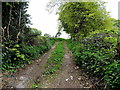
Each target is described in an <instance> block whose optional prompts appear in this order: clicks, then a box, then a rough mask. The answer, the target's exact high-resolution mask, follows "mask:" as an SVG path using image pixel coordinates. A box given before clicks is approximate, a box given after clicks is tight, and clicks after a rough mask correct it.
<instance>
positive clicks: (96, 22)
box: [58, 2, 112, 39]
mask: <svg viewBox="0 0 120 90" xmlns="http://www.w3.org/2000/svg"><path fill="white" fill-rule="evenodd" d="M58 13H59V20H60V22H61V23H62V27H63V28H64V31H65V32H66V33H68V34H70V35H71V37H74V38H77V39H78V38H79V37H80V36H83V37H85V36H87V35H89V33H90V32H92V31H95V30H104V29H111V27H112V23H111V18H110V17H109V15H108V12H106V10H105V8H104V4H103V3H102V2H66V3H65V4H63V5H61V6H60V7H59V12H58Z"/></svg>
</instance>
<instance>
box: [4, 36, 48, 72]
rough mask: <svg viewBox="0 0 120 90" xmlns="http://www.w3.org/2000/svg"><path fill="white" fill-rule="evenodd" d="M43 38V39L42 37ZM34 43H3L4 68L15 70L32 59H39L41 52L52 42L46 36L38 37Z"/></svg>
mask: <svg viewBox="0 0 120 90" xmlns="http://www.w3.org/2000/svg"><path fill="white" fill-rule="evenodd" d="M40 38H41V39H40ZM37 41H39V43H37V44H36V43H34V44H33V45H30V46H29V45H27V44H15V43H13V42H12V43H11V44H10V43H7V44H4V45H3V47H2V48H3V53H2V62H3V64H2V70H3V71H6V70H8V71H11V72H15V71H14V69H17V68H20V67H23V66H25V64H26V63H28V64H30V63H31V60H34V59H37V58H38V57H39V56H40V55H41V54H43V53H44V52H46V51H47V50H49V49H50V44H49V42H48V41H47V39H46V38H45V37H41V36H40V37H37V40H36V41H35V42H37Z"/></svg>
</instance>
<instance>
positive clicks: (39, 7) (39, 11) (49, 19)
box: [28, 0, 120, 38]
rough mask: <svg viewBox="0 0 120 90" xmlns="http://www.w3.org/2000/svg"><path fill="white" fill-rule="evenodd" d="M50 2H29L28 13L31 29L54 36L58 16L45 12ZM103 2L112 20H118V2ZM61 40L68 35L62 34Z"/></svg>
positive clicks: (36, 0) (107, 0)
mask: <svg viewBox="0 0 120 90" xmlns="http://www.w3.org/2000/svg"><path fill="white" fill-rule="evenodd" d="M49 1H50V0H30V1H29V8H28V13H29V14H30V15H31V22H32V24H33V25H31V27H32V28H36V29H38V30H40V31H42V35H44V34H45V33H47V34H50V35H51V36H55V35H56V33H57V30H58V15H56V12H55V11H53V12H52V13H49V12H48V11H47V10H46V5H47V3H48V2H49ZM102 1H105V2H106V4H105V6H106V10H107V11H109V12H110V16H111V17H112V18H115V19H118V2H119V1H120V0H102ZM60 37H61V38H68V37H69V36H68V34H66V33H65V32H62V35H61V36H60Z"/></svg>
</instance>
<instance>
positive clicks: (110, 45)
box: [68, 33, 120, 88]
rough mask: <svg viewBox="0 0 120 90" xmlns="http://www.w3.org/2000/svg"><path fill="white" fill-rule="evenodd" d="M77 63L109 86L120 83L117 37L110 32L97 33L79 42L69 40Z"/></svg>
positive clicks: (113, 86)
mask: <svg viewBox="0 0 120 90" xmlns="http://www.w3.org/2000/svg"><path fill="white" fill-rule="evenodd" d="M68 44H69V45H68V46H69V48H70V49H71V50H72V52H73V54H74V56H75V58H76V63H77V64H78V65H80V66H82V68H83V70H85V71H86V72H87V73H88V74H89V75H91V76H96V77H98V79H102V81H103V82H104V85H105V86H107V87H109V88H118V86H119V84H120V61H119V60H117V59H116V52H117V51H116V44H117V39H116V37H115V36H114V35H111V34H108V33H97V34H94V35H92V36H91V37H86V38H85V39H83V40H81V41H80V42H79V43H78V42H69V43H68ZM102 81H101V82H102Z"/></svg>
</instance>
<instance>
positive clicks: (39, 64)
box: [3, 43, 92, 88]
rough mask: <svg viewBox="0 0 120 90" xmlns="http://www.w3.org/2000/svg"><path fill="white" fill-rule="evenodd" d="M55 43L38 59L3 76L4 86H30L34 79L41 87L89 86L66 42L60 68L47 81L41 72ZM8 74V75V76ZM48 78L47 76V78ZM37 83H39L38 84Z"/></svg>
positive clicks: (90, 85) (88, 81)
mask: <svg viewBox="0 0 120 90" xmlns="http://www.w3.org/2000/svg"><path fill="white" fill-rule="evenodd" d="M56 45H57V43H56V44H55V45H54V46H53V47H52V48H51V49H50V50H49V51H48V52H46V53H45V54H44V55H42V56H41V57H40V58H39V59H38V60H36V61H34V62H33V63H32V64H30V65H28V66H26V67H25V68H24V69H21V70H19V71H18V72H17V73H15V74H13V75H8V76H7V77H4V78H3V85H4V87H14V88H32V85H33V84H34V83H35V81H36V80H40V81H41V82H40V83H41V84H43V85H41V84H40V85H41V86H42V88H90V87H92V83H91V82H90V80H89V79H88V78H87V77H86V76H85V75H83V73H82V71H81V70H80V68H79V67H78V66H76V64H75V61H74V58H73V56H72V53H71V51H70V50H69V49H68V47H67V45H66V43H65V44H64V48H65V54H64V58H63V64H62V67H61V70H60V71H58V73H57V76H55V78H54V79H52V81H51V82H49V83H47V81H48V80H46V79H44V76H43V74H42V72H43V71H45V67H44V65H45V64H46V61H47V59H48V58H49V55H50V53H51V52H52V51H53V50H54V48H55V47H56ZM9 76H10V77H9ZM48 79H49V78H48ZM38 85H39V84H38Z"/></svg>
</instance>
